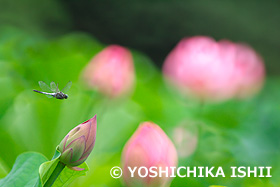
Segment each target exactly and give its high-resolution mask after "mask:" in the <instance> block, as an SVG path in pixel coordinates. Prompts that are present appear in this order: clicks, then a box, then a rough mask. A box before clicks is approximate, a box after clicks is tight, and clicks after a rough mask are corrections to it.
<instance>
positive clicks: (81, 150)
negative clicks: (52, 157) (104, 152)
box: [58, 116, 97, 169]
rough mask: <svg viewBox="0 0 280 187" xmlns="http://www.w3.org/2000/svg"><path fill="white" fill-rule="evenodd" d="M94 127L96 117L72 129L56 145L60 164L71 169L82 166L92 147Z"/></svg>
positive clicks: (94, 133) (94, 135) (94, 134)
mask: <svg viewBox="0 0 280 187" xmlns="http://www.w3.org/2000/svg"><path fill="white" fill-rule="evenodd" d="M96 126H97V124H96V116H94V117H93V118H91V119H89V120H88V121H85V122H84V123H82V124H80V125H78V126H77V127H75V128H74V129H72V130H71V131H70V132H69V133H68V134H67V135H66V136H65V138H64V139H63V140H62V141H61V142H60V144H59V145H58V150H59V151H60V152H61V157H60V161H61V162H62V163H64V164H66V165H67V166H68V167H70V168H71V167H74V166H78V165H80V164H82V163H83V162H84V161H85V160H86V159H87V157H88V156H89V154H90V153H91V151H92V149H93V147H94V143H95V137H96ZM75 169H77V168H75Z"/></svg>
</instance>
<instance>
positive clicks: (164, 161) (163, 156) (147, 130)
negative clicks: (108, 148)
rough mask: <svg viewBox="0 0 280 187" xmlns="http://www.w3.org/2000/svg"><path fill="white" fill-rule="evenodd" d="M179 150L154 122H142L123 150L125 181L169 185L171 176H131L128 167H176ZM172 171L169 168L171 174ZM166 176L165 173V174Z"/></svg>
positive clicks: (127, 182)
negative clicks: (177, 150)
mask: <svg viewBox="0 0 280 187" xmlns="http://www.w3.org/2000/svg"><path fill="white" fill-rule="evenodd" d="M177 160H178V158H177V152H176V149H175V147H174V145H173V143H172V142H171V140H170V139H169V138H168V137H167V135H166V134H165V133H164V131H163V130H162V129H161V128H160V127H159V126H158V125H156V124H154V123H152V122H144V123H142V124H141V125H140V126H139V127H138V129H137V130H136V132H135V133H134V134H133V136H132V137H131V138H130V139H129V141H128V142H127V143H126V145H125V147H124V149H123V152H122V167H123V177H124V182H125V183H126V185H127V186H133V187H134V186H168V185H169V183H170V181H171V178H169V177H155V178H153V177H149V176H147V177H144V178H142V177H140V176H138V174H137V172H135V176H134V177H131V174H130V171H129V170H128V167H131V168H134V167H141V166H144V167H146V168H148V169H149V168H150V167H152V166H154V167H162V168H164V169H165V168H166V167H168V168H169V169H170V167H176V166H177ZM170 173H171V171H170V170H169V175H170ZM163 176H164V175H163Z"/></svg>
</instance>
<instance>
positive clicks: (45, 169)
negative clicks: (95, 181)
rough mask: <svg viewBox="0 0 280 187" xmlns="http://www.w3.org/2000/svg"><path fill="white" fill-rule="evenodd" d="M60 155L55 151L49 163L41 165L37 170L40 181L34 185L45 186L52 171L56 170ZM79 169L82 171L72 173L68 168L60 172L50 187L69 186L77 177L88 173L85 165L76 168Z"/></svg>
mask: <svg viewBox="0 0 280 187" xmlns="http://www.w3.org/2000/svg"><path fill="white" fill-rule="evenodd" d="M60 155H61V153H60V152H59V151H58V150H56V152H55V154H54V157H53V159H52V160H51V161H47V162H44V163H43V164H41V166H40V168H39V175H40V181H38V183H37V184H36V186H37V187H40V186H42V184H45V183H46V182H47V180H48V179H49V177H50V176H51V174H52V173H53V171H54V169H55V168H56V166H57V164H58V162H59V157H60ZM78 167H79V168H83V169H84V170H82V171H74V170H72V169H70V168H68V167H65V168H64V169H63V170H62V172H61V173H60V174H59V176H58V178H57V179H56V181H55V182H54V184H53V185H52V187H63V186H67V185H68V184H70V183H71V182H72V181H73V180H74V179H76V178H77V177H79V176H83V175H86V172H87V171H88V166H87V164H86V163H83V164H81V165H80V166H78Z"/></svg>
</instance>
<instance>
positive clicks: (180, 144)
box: [172, 121, 198, 158]
mask: <svg viewBox="0 0 280 187" xmlns="http://www.w3.org/2000/svg"><path fill="white" fill-rule="evenodd" d="M172 140H173V142H174V144H175V147H176V149H177V153H178V156H179V158H186V157H188V156H190V155H192V154H193V153H194V152H195V150H196V149H197V144H198V128H197V124H196V123H194V122H191V121H183V122H181V123H180V124H179V125H177V126H176V127H175V128H174V130H173V134H172Z"/></svg>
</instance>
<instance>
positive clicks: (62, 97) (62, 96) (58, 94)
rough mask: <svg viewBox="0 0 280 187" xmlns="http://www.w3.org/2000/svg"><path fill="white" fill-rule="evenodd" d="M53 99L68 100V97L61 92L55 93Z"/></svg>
mask: <svg viewBox="0 0 280 187" xmlns="http://www.w3.org/2000/svg"><path fill="white" fill-rule="evenodd" d="M55 98H56V99H67V98H68V95H67V94H65V93H63V92H57V93H56V94H55Z"/></svg>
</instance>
